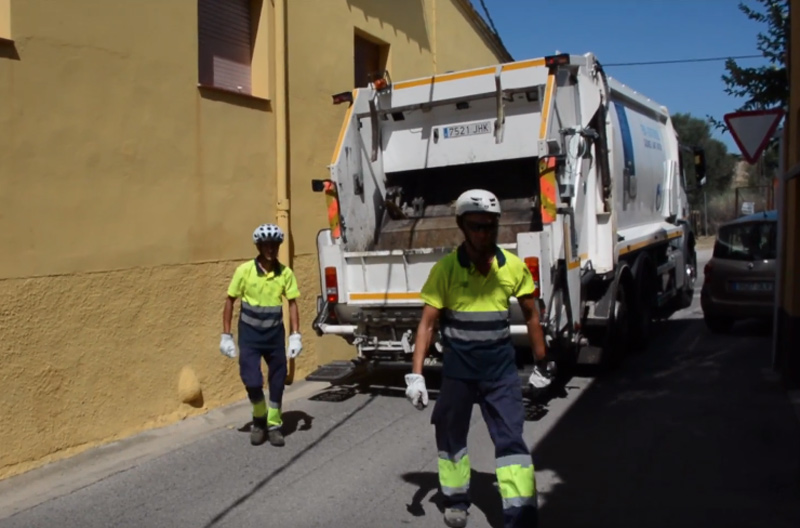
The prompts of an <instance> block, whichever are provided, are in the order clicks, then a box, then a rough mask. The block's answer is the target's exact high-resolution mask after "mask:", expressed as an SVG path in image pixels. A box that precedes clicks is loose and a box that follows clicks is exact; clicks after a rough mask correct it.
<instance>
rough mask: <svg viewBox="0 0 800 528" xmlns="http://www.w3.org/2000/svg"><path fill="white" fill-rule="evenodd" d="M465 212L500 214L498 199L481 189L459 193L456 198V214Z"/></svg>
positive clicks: (459, 214)
mask: <svg viewBox="0 0 800 528" xmlns="http://www.w3.org/2000/svg"><path fill="white" fill-rule="evenodd" d="M465 213H493V214H496V215H498V216H499V215H500V200H498V199H497V196H495V195H494V194H492V193H490V192H489V191H485V190H483V189H471V190H469V191H466V192H463V193H461V196H459V197H458V200H456V216H457V217H458V216H461V215H463V214H465Z"/></svg>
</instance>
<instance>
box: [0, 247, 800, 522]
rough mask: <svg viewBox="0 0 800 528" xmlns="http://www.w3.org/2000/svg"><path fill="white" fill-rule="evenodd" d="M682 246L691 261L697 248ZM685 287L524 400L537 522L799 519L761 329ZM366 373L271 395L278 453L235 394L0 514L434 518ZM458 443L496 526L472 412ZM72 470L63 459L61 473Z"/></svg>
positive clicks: (798, 443)
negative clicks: (147, 453) (736, 322)
mask: <svg viewBox="0 0 800 528" xmlns="http://www.w3.org/2000/svg"><path fill="white" fill-rule="evenodd" d="M699 256H700V267H701V269H702V266H703V264H704V262H705V260H706V259H707V258H708V256H709V255H708V251H707V250H702V251H701V252H700V255H699ZM699 286H700V285H699V284H698V290H697V292H698V294H696V295H695V304H694V305H693V306H692V307H691V308H689V309H686V310H683V311H681V312H679V313H678V314H676V315H675V316H673V317H672V318H671V319H670V320H668V321H665V322H661V323H658V324H657V325H656V326H655V328H654V330H653V335H652V338H653V339H652V344H651V346H650V348H649V349H648V350H647V351H645V352H643V353H641V354H637V355H635V356H632V357H630V358H628V360H626V361H625V362H624V363H623V364H622V365H621V366H620V367H619V368H618V369H617V370H615V371H614V372H612V373H610V374H607V375H604V376H602V377H600V378H596V377H592V376H590V375H588V374H587V375H582V376H574V377H572V378H571V379H569V380H565V383H563V384H560V385H559V386H558V387H556V388H554V390H553V391H552V392H551V394H549V396H548V397H547V398H544V399H543V401H540V402H538V403H531V404H529V406H528V410H529V416H528V418H529V421H527V422H526V426H525V436H526V439H527V440H528V442H529V443H530V444H531V446H532V449H533V454H534V459H535V462H536V468H537V487H538V490H539V497H540V509H541V521H542V523H541V524H542V526H553V527H555V526H558V527H573V526H574V527H628V526H630V527H637V528H642V527H661V526H664V527H670V528H674V527H675V526H680V527H682V528H686V527H695V526H696V527H709V526H725V527H728V528H730V527H758V526H764V527H767V526H768V527H771V528H779V527H787V528H797V527H798V526H800V421H798V420H797V417H796V415H795V414H794V410H793V409H792V406H791V405H790V403H789V400H788V399H787V397H786V394H785V393H784V392H782V391H781V390H780V388H779V387H778V386H777V384H776V382H775V380H774V379H773V377H772V376H771V375H770V374H769V370H768V366H769V363H770V358H769V349H770V339H771V338H770V337H769V336H768V335H765V333H764V332H763V329H761V328H758V327H755V326H753V325H748V324H743V325H740V326H738V327H736V328H735V329H734V331H733V334H732V335H729V336H715V335H713V334H711V333H709V331H708V330H707V329H706V328H705V326H704V325H703V323H702V319H701V317H702V313H701V312H700V309H699V304H698V303H699V298H698V297H699ZM382 378H383V379H377V378H376V379H374V380H372V381H373V382H374V384H373V385H371V386H363V385H361V386H344V387H335V388H328V389H325V390H322V391H318V392H316V393H314V394H313V395H311V396H309V397H304V398H300V399H296V400H294V401H291V402H289V403H288V404H287V405H286V408H285V409H284V413H285V414H284V416H285V422H286V428H287V431H286V433H287V445H286V446H285V447H283V448H274V447H271V446H269V445H268V444H265V445H263V446H260V447H252V446H251V445H250V444H249V441H248V432H247V423H248V419H249V417H248V411H247V407H246V406H244V405H240V406H239V407H238V414H230V415H227V418H226V420H227V422H226V423H225V424H223V425H221V426H219V427H215V428H213V429H211V430H209V431H208V432H207V433H205V434H204V435H202V436H199V437H197V438H195V439H193V440H192V441H191V442H183V443H181V442H178V441H177V439H176V446H178V447H176V448H174V449H171V450H166V452H164V453H163V454H160V455H158V456H153V457H150V458H145V459H143V461H141V462H138V463H133V464H131V465H129V467H126V468H125V469H122V470H120V471H118V472H111V473H110V474H108V475H105V476H103V478H101V479H100V480H97V481H93V482H88V483H87V484H86V485H82V486H80V487H79V489H71V490H69V491H68V492H65V493H64V494H61V495H60V496H55V497H54V498H51V499H48V500H46V501H45V502H42V503H41V504H38V505H35V506H32V507H30V508H28V509H24V510H22V511H19V512H17V513H16V514H14V515H12V516H11V517H6V516H5V515H3V512H2V511H0V519H2V520H0V527H2V528H14V527H19V528H32V527H53V526H57V527H59V528H72V527H75V528H78V527H80V528H91V527H110V526H114V527H118V528H123V527H136V528H145V527H155V526H170V527H184V526H186V527H197V528H203V527H208V528H211V527H220V528H221V527H237V528H241V527H246V526H276V527H277V526H291V527H295V528H310V527H317V526H319V527H322V526H324V527H338V526H342V527H364V528H367V527H369V528H373V527H376V526H380V527H384V526H387V527H395V526H415V527H420V528H422V527H440V526H443V523H442V517H441V510H440V505H441V502H440V497H439V495H438V492H437V478H436V466H437V464H436V455H437V453H436V447H435V444H434V438H433V428H432V426H431V425H430V413H431V406H429V407H428V408H427V409H426V410H424V411H418V410H416V409H414V408H413V407H412V406H411V405H410V404H409V403H408V402H407V401H406V400H405V398H404V397H403V388H404V386H403V383H402V377H401V375H400V374H392V375H386V376H382ZM430 385H433V386H434V387H435V380H431V382H430ZM167 440H168V438H167ZM469 449H470V457H471V459H472V462H473V470H474V472H473V477H472V492H473V500H474V505H473V508H472V510H471V515H470V521H469V525H470V526H472V527H486V526H491V527H494V528H497V527H500V526H502V522H501V520H500V519H501V516H500V514H501V509H500V500H499V496H498V494H497V491H496V489H495V485H494V482H495V479H494V474H493V471H494V460H493V448H492V444H491V441H490V439H489V436H488V434H487V431H486V426H485V424H484V423H483V420H482V418H481V416H480V412H478V410H477V408H476V409H475V412H474V413H473V427H472V430H471V434H470V438H469ZM120 456H121V455H120ZM86 465H87V464H86V463H82V464H81V465H77V466H74V467H70V468H68V469H65V470H64V471H71V472H74V474H75V478H76V479H78V478H80V476H81V472H82V471H83V472H84V477H85V472H86V471H88V470H87V469H86V468H85V466H86ZM53 474H55V473H53ZM61 476H62V477H63V476H64V475H61ZM10 480H11V481H12V482H10V483H6V484H7V485H10V486H13V485H14V483H13V480H14V479H10ZM45 484H46V483H44V484H43V483H42V482H40V483H39V484H38V485H39V487H40V488H39V489H44V488H42V486H43V485H45ZM7 489H10V488H7ZM0 490H2V488H0ZM51 495H53V494H52V493H51ZM55 495H58V494H55ZM6 513H7V512H6ZM3 517H5V518H3Z"/></svg>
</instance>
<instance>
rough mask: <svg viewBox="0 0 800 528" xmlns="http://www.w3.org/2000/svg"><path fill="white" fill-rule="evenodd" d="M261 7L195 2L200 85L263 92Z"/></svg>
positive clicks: (258, 2)
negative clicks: (260, 32)
mask: <svg viewBox="0 0 800 528" xmlns="http://www.w3.org/2000/svg"><path fill="white" fill-rule="evenodd" d="M0 1H2V0H0ZM263 7H264V5H263V1H262V0H198V1H197V30H198V83H199V84H200V86H203V87H208V88H218V89H221V90H229V91H233V92H239V93H243V94H248V95H258V96H263V95H265V92H266V71H267V67H268V66H267V65H268V62H269V61H268V60H267V55H266V50H265V49H264V48H265V46H266V42H267V37H266V35H261V34H259V31H258V29H259V27H263V28H266V27H267V24H266V23H264V22H265V19H266V14H265V13H263V11H265V10H264V9H263ZM263 33H266V31H264V32H263Z"/></svg>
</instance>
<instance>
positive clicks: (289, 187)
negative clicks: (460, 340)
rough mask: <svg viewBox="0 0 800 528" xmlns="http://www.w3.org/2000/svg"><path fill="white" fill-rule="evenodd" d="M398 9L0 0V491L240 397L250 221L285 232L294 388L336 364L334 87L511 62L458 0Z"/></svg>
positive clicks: (410, 2) (338, 117) (352, 0)
mask: <svg viewBox="0 0 800 528" xmlns="http://www.w3.org/2000/svg"><path fill="white" fill-rule="evenodd" d="M397 4H398V2H386V1H384V0H302V1H295V2H288V1H287V0H226V1H224V2H223V1H221V0H199V1H198V0H170V1H169V2H165V1H164V0H137V1H136V2H107V1H101V0H60V1H58V2H53V1H51V0H0V296H2V298H3V308H2V309H0V327H2V329H3V331H2V341H0V357H2V361H1V362H0V387H2V396H0V398H1V399H2V405H0V423H2V427H0V445H2V446H3V449H2V450H0V478H3V477H7V476H10V475H13V474H17V473H20V472H22V471H25V470H27V469H30V468H32V467H34V466H36V465H39V464H41V463H43V462H45V461H48V460H52V459H54V458H58V457H61V456H65V455H68V454H72V453H76V452H78V451H79V450H82V449H85V448H87V447H90V446H92V445H97V444H99V443H103V442H107V441H110V440H113V439H116V438H120V437H124V436H127V435H130V434H132V433H135V432H137V431H140V430H143V429H146V428H149V427H154V426H158V425H164V424H167V423H170V422H173V421H175V420H179V419H181V418H183V417H185V416H187V415H191V414H195V413H199V412H203V410H204V409H208V408H213V407H217V406H220V405H223V404H226V403H229V402H232V401H234V400H239V399H242V398H244V396H245V395H244V393H243V392H242V391H241V386H240V383H239V382H238V369H237V365H236V362H235V361H231V360H227V359H225V358H223V357H222V356H221V355H220V353H219V351H218V345H219V335H220V332H221V317H222V315H221V314H222V307H223V300H224V296H225V289H226V286H227V284H228V281H229V279H230V276H231V273H232V272H233V270H234V268H235V266H236V265H237V263H239V262H241V261H242V260H245V259H248V258H251V257H252V256H253V254H254V250H253V247H252V243H251V238H250V236H251V233H252V230H253V229H254V227H255V226H256V225H258V224H260V223H264V222H274V221H276V219H277V221H279V222H280V223H281V224H282V225H283V226H284V227H285V228H288V229H289V231H290V233H291V236H290V238H289V241H288V243H287V244H285V247H286V249H287V250H288V251H286V252H285V253H284V254H283V255H282V258H284V259H286V260H288V262H289V264H290V265H291V266H292V267H293V268H294V270H295V273H296V274H297V276H298V280H299V284H300V288H301V291H302V302H301V325H302V330H303V337H304V344H305V350H304V351H303V354H302V355H301V356H300V358H298V363H297V365H296V371H295V379H300V378H302V377H303V376H304V375H305V374H307V373H308V372H309V371H310V370H312V369H314V368H315V367H316V366H317V365H318V364H319V363H325V362H328V361H330V360H331V359H335V358H337V357H339V358H344V357H351V356H352V354H353V350H351V349H349V348H348V347H345V346H343V344H342V343H341V342H340V341H341V340H337V339H328V340H326V339H319V338H317V337H316V336H315V334H314V333H313V332H312V331H311V330H310V323H311V320H312V318H313V317H314V315H315V312H316V308H315V301H316V296H317V295H318V294H319V277H318V268H317V261H316V244H315V241H316V234H317V232H318V231H319V230H320V229H322V228H324V227H326V226H327V217H326V212H325V200H324V197H323V196H322V195H319V194H313V193H312V190H311V184H310V181H311V179H312V178H324V177H326V175H327V164H328V163H329V160H330V156H331V155H332V153H333V150H334V147H335V144H336V140H337V137H338V134H339V130H340V127H341V124H342V119H343V116H344V112H345V110H346V108H345V105H340V106H334V105H333V104H332V100H331V95H332V94H334V93H338V92H342V91H347V90H350V89H352V88H353V87H354V86H365V85H366V77H367V75H368V74H369V73H370V72H372V71H374V70H379V69H383V68H387V69H388V70H389V71H390V74H391V76H392V77H393V78H394V79H403V78H412V77H420V76H427V75H431V74H436V73H440V72H445V71H448V70H458V69H463V68H470V67H478V66H482V65H487V64H493V63H497V62H505V61H508V60H510V59H511V57H510V56H509V54H508V52H507V51H506V50H505V48H504V47H503V46H502V44H501V43H500V42H499V40H498V39H497V38H496V37H495V36H494V34H493V33H492V32H491V31H490V30H489V29H488V28H487V27H486V26H485V25H484V23H483V21H482V19H481V18H480V16H479V15H478V14H477V13H476V12H475V11H474V9H473V7H472V6H471V5H470V3H469V1H468V0H405V1H404V2H402V7H399V6H398V5H397ZM243 418H244V417H243Z"/></svg>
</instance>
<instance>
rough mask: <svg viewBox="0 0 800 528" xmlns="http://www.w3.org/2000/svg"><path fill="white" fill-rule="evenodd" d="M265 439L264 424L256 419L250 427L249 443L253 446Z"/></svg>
mask: <svg viewBox="0 0 800 528" xmlns="http://www.w3.org/2000/svg"><path fill="white" fill-rule="evenodd" d="M266 439H267V427H266V424H264V425H262V424H260V423H258V420H255V421H253V426H252V427H251V428H250V443H251V444H252V445H254V446H257V445H261V444H263V443H264V441H265V440H266Z"/></svg>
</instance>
